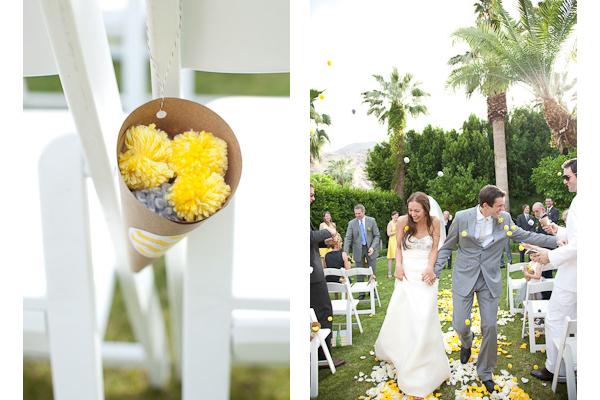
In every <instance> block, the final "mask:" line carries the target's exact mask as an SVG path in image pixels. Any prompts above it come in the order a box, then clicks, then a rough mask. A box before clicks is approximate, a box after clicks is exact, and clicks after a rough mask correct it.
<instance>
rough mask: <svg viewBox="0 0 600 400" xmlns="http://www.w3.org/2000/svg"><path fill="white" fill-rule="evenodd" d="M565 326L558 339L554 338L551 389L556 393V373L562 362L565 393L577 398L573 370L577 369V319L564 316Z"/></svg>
mask: <svg viewBox="0 0 600 400" xmlns="http://www.w3.org/2000/svg"><path fill="white" fill-rule="evenodd" d="M565 320H566V326H565V331H564V334H563V336H562V337H561V338H560V339H554V344H555V345H556V346H557V348H558V353H557V355H556V362H555V363H554V365H555V366H556V367H555V371H554V378H552V391H553V392H554V393H556V386H557V384H558V374H559V371H560V367H561V365H562V364H563V363H564V366H565V373H566V376H567V395H568V398H569V400H576V399H577V380H576V377H575V371H577V336H576V335H577V320H576V319H570V318H569V317H565Z"/></svg>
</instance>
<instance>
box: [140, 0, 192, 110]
mask: <svg viewBox="0 0 600 400" xmlns="http://www.w3.org/2000/svg"><path fill="white" fill-rule="evenodd" d="M161 1H163V0H161ZM149 2H150V0H148V1H147V2H146V4H148V3H149ZM177 3H178V13H179V14H178V23H177V30H176V32H175V40H174V42H173V46H172V48H171V54H170V55H169V61H168V62H167V68H165V70H164V72H163V74H162V76H161V71H160V68H159V65H158V63H157V62H156V59H155V58H154V56H153V55H152V48H151V47H150V23H149V13H148V9H146V44H147V46H148V57H149V58H150V64H151V66H152V70H153V71H154V78H155V80H156V82H158V97H159V98H160V107H159V110H158V112H157V113H156V117H157V118H161V119H162V118H165V117H166V116H167V112H166V111H164V110H163V106H164V104H165V86H166V83H167V77H168V76H169V71H170V70H171V64H172V63H173V58H174V57H175V52H176V51H177V49H178V48H179V41H180V39H181V20H182V14H183V10H182V9H183V0H177ZM152 17H153V18H154V17H155V14H154V13H153V14H152ZM152 26H156V24H155V23H153V24H152ZM153 38H154V43H155V44H156V37H155V36H153Z"/></svg>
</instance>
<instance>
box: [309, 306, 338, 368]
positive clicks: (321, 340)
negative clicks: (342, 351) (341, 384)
mask: <svg viewBox="0 0 600 400" xmlns="http://www.w3.org/2000/svg"><path fill="white" fill-rule="evenodd" d="M310 322H319V321H318V320H317V315H316V314H315V310H313V309H312V308H311V309H310ZM330 333H331V329H329V328H321V329H320V330H319V331H318V332H317V334H316V335H315V336H314V337H313V340H317V341H318V345H319V347H321V348H322V349H323V354H325V360H324V361H319V366H321V365H327V366H328V367H329V370H330V371H331V373H332V374H335V365H334V364H333V359H332V358H331V353H329V348H328V347H327V343H326V342H325V339H326V338H327V336H329V334H330Z"/></svg>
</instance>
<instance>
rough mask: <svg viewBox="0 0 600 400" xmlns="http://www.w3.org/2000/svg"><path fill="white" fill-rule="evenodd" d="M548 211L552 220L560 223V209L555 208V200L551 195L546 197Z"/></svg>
mask: <svg viewBox="0 0 600 400" xmlns="http://www.w3.org/2000/svg"><path fill="white" fill-rule="evenodd" d="M546 213H547V214H548V218H550V221H552V222H554V223H555V224H557V223H558V218H559V217H560V211H559V210H558V208H554V201H553V200H552V198H550V197H548V198H546Z"/></svg>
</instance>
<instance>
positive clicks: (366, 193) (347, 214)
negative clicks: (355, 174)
mask: <svg viewBox="0 0 600 400" xmlns="http://www.w3.org/2000/svg"><path fill="white" fill-rule="evenodd" d="M313 185H314V186H315V202H314V203H313V204H312V206H311V208H310V220H311V222H312V223H313V225H315V227H318V226H319V224H320V223H321V222H322V221H323V213H324V212H325V211H329V212H330V213H331V217H332V219H333V222H335V223H336V225H337V229H338V231H339V232H340V234H341V235H342V237H344V235H345V234H346V228H347V226H348V222H350V220H352V219H353V218H354V206H355V205H356V204H358V203H360V204H362V205H364V206H365V208H366V210H367V215H368V216H369V217H373V218H375V220H377V226H378V227H379V232H380V234H381V240H382V242H383V243H382V247H387V235H386V227H387V224H388V222H389V221H390V219H391V214H392V211H394V210H396V211H398V212H399V213H400V214H404V213H405V209H406V207H405V205H404V201H403V200H402V199H400V198H399V197H398V196H396V195H395V194H394V193H392V192H383V191H380V190H377V189H373V190H364V189H355V188H345V187H341V186H331V185H327V184H319V183H317V182H314V181H313Z"/></svg>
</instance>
